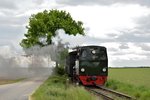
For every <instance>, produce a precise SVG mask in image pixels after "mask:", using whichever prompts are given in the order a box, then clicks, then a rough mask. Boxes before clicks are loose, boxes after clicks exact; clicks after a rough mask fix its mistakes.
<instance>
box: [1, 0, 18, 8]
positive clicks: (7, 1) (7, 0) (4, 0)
mask: <svg viewBox="0 0 150 100" xmlns="http://www.w3.org/2000/svg"><path fill="white" fill-rule="evenodd" d="M16 8H17V4H16V2H14V0H0V9H10V10H11V9H16Z"/></svg>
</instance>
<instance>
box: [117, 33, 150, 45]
mask: <svg viewBox="0 0 150 100" xmlns="http://www.w3.org/2000/svg"><path fill="white" fill-rule="evenodd" d="M143 35H144V34H143ZM116 41H119V42H133V43H134V42H136V43H138V42H150V35H149V36H138V35H136V33H134V32H130V31H129V32H124V33H123V34H122V35H120V36H118V38H116Z"/></svg>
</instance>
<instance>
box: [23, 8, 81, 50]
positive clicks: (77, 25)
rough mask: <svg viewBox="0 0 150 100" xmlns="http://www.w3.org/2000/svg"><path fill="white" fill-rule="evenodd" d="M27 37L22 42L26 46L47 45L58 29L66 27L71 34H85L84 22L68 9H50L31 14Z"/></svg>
mask: <svg viewBox="0 0 150 100" xmlns="http://www.w3.org/2000/svg"><path fill="white" fill-rule="evenodd" d="M26 28H27V33H26V34H24V36H25V37H26V38H25V39H23V40H22V41H21V43H20V45H21V46H22V47H24V48H29V47H32V46H34V45H40V46H46V45H49V44H51V43H52V37H55V36H56V30H58V29H64V30H65V32H66V34H69V35H77V34H81V35H84V28H83V23H82V22H81V21H75V20H73V18H72V17H71V15H70V13H67V12H66V11H59V10H50V11H47V10H45V11H43V12H39V13H37V14H33V15H31V17H30V18H29V25H28V26H27V27H26Z"/></svg>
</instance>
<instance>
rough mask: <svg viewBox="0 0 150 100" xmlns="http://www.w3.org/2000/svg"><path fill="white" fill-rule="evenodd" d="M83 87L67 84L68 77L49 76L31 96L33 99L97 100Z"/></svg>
mask: <svg viewBox="0 0 150 100" xmlns="http://www.w3.org/2000/svg"><path fill="white" fill-rule="evenodd" d="M95 99H96V97H94V96H93V95H91V94H90V93H89V92H88V91H86V90H85V89H84V88H83V87H80V86H77V87H74V86H72V85H67V86H66V78H65V77H62V76H61V77H60V76H51V77H49V78H48V79H47V80H46V81H45V82H44V83H43V84H42V85H41V86H40V87H39V88H38V89H37V90H36V91H35V93H34V94H32V96H31V100H95Z"/></svg>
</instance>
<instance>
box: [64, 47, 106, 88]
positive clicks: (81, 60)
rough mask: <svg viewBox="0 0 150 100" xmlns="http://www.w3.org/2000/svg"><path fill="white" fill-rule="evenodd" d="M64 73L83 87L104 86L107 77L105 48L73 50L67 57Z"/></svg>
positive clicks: (79, 48) (77, 48) (78, 48)
mask: <svg viewBox="0 0 150 100" xmlns="http://www.w3.org/2000/svg"><path fill="white" fill-rule="evenodd" d="M66 71H67V74H68V75H69V77H71V80H72V81H74V82H78V83H82V84H83V85H95V84H96V85H104V84H105V82H106V80H107V75H108V57H107V50H106V48H105V47H103V46H82V47H76V48H74V49H73V51H71V52H69V55H68V57H67V60H66Z"/></svg>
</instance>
